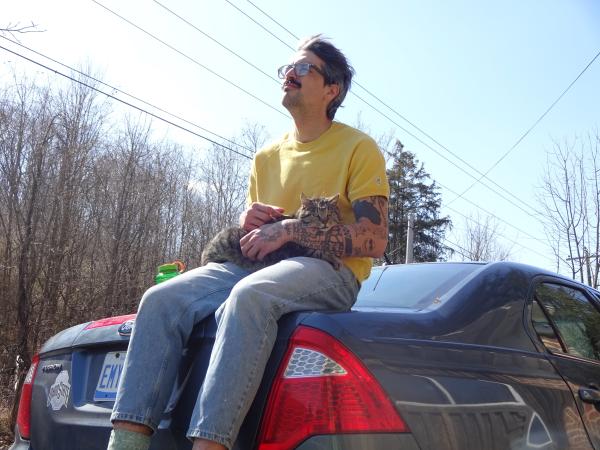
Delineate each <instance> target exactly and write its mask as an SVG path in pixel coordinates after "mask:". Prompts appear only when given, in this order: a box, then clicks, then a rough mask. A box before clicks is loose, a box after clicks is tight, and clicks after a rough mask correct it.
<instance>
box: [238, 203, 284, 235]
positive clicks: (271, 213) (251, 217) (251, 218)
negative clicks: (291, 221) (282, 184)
mask: <svg viewBox="0 0 600 450" xmlns="http://www.w3.org/2000/svg"><path fill="white" fill-rule="evenodd" d="M282 215H283V208H279V207H277V206H271V205H265V204H264V203H258V202H254V203H252V204H251V205H250V207H249V208H248V209H246V210H245V211H244V212H243V213H242V214H241V215H240V227H242V228H243V229H244V230H246V231H252V230H255V229H257V228H259V227H261V226H263V225H264V224H266V223H269V222H272V221H273V220H274V219H278V218H280V217H281V216H282Z"/></svg>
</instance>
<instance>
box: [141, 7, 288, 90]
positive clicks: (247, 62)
mask: <svg viewBox="0 0 600 450" xmlns="http://www.w3.org/2000/svg"><path fill="white" fill-rule="evenodd" d="M152 1H153V2H154V3H156V4H157V5H158V6H160V7H161V8H163V9H165V10H166V11H167V12H169V13H170V14H172V15H174V16H175V17H177V18H178V19H179V20H181V21H182V22H185V23H186V24H188V25H189V26H190V27H192V28H193V29H194V30H196V31H197V32H199V33H201V34H202V35H204V36H205V37H207V38H208V39H210V40H211V41H213V42H214V43H215V44H217V45H219V46H220V47H221V48H224V49H225V50H227V51H228V52H229V53H231V54H233V55H235V56H237V57H238V58H239V59H241V60H242V61H244V62H245V63H246V64H248V65H249V66H251V67H253V68H254V69H256V70H258V71H259V72H260V73H262V74H263V75H264V76H266V77H267V78H270V79H271V80H273V81H274V82H275V83H277V84H278V85H281V81H279V80H278V79H277V78H275V77H273V76H271V75H269V74H268V73H267V72H265V71H264V70H262V69H261V68H260V67H258V66H256V65H254V64H252V63H251V62H250V61H248V60H247V59H245V58H244V57H242V56H241V55H239V54H238V53H236V52H234V51H233V50H231V49H230V48H229V47H226V46H225V45H223V44H222V43H221V42H219V41H218V40H216V39H215V38H213V37H212V36H211V35H209V34H208V33H206V32H204V31H202V30H201V29H200V28H198V27H197V26H196V25H194V24H193V23H191V22H190V21H188V20H186V19H185V18H184V17H182V16H180V15H179V14H177V13H176V12H175V11H173V10H172V9H170V8H167V7H166V6H165V5H163V4H162V3H160V2H159V1H158V0H152Z"/></svg>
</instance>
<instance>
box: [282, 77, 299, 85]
mask: <svg viewBox="0 0 600 450" xmlns="http://www.w3.org/2000/svg"><path fill="white" fill-rule="evenodd" d="M289 84H293V85H294V86H296V87H302V83H300V82H299V81H298V80H296V79H294V78H290V79H289V80H285V82H284V83H283V85H284V86H286V85H289Z"/></svg>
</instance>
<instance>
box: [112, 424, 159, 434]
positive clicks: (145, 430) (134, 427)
mask: <svg viewBox="0 0 600 450" xmlns="http://www.w3.org/2000/svg"><path fill="white" fill-rule="evenodd" d="M113 428H114V429H115V430H118V429H121V430H127V431H133V432H134V433H140V434H143V435H146V436H150V435H151V434H152V428H150V427H147V426H146V425H141V424H139V423H134V422H126V421H124V420H115V421H114V422H113Z"/></svg>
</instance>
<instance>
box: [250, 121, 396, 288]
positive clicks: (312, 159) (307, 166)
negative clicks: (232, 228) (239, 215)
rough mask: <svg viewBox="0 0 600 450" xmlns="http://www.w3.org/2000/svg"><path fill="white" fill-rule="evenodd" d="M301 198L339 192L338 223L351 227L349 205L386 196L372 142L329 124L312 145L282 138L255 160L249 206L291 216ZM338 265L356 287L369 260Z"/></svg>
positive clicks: (381, 160) (382, 164)
mask: <svg viewBox="0 0 600 450" xmlns="http://www.w3.org/2000/svg"><path fill="white" fill-rule="evenodd" d="M301 193H304V194H305V195H306V196H308V197H320V196H327V197H329V196H332V195H335V194H338V193H339V194H340V199H339V202H338V205H339V207H340V211H341V213H342V222H343V223H345V224H349V223H354V222H355V221H356V219H355V217H354V212H353V211H352V202H354V201H355V200H358V199H360V198H364V197H370V196H375V195H380V196H384V197H386V198H387V197H388V196H389V184H388V181H387V177H386V173H385V160H384V158H383V155H382V154H381V152H380V151H379V148H378V147H377V144H376V143H375V141H374V140H373V139H371V138H370V137H369V136H368V135H366V134H365V133H363V132H361V131H359V130H356V129H354V128H352V127H349V126H347V125H344V124H342V123H339V122H333V123H332V125H331V127H330V128H329V129H328V130H327V131H326V132H325V133H323V134H322V135H321V136H320V137H319V138H318V139H316V140H314V141H312V142H307V143H302V142H298V141H296V140H295V139H294V137H293V136H291V135H290V134H286V135H285V136H284V137H283V138H282V139H281V140H280V141H278V142H276V143H274V144H272V145H269V146H267V147H265V148H263V149H261V150H260V151H259V152H258V153H257V154H256V155H255V157H254V161H253V163H252V170H251V172H250V184H249V192H248V204H250V203H252V202H260V203H266V204H269V205H273V206H279V207H282V208H284V209H285V212H286V213H287V214H293V213H294V212H295V211H296V210H297V209H298V208H299V207H300V194H301ZM343 262H344V264H345V265H346V266H348V268H349V269H350V270H352V272H353V273H354V275H355V276H356V279H357V280H358V281H361V282H362V281H363V280H364V279H365V278H367V277H368V276H369V273H370V272H371V266H372V265H373V260H372V258H366V257H360V258H359V257H348V258H344V259H343Z"/></svg>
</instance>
